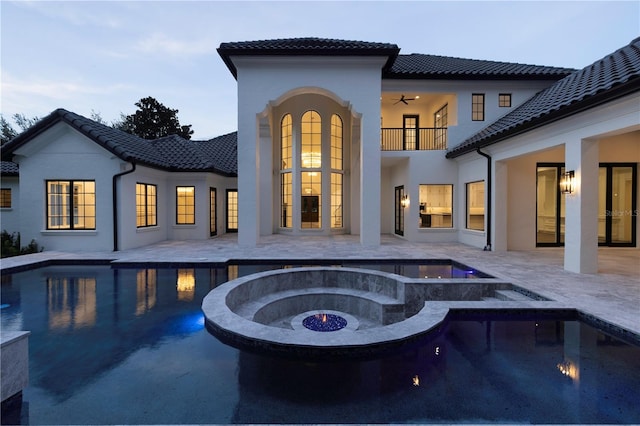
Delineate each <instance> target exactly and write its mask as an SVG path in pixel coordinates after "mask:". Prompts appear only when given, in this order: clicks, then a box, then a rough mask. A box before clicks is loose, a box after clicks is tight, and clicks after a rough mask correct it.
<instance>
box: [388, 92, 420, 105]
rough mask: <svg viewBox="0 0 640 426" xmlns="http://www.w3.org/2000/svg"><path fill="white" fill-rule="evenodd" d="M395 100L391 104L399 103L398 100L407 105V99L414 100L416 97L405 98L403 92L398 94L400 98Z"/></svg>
mask: <svg viewBox="0 0 640 426" xmlns="http://www.w3.org/2000/svg"><path fill="white" fill-rule="evenodd" d="M394 100H395V102H394V103H393V105H396V104H399V103H400V102H402V103H403V104H405V105H409V103H408V102H407V101H415V100H416V98H405V96H404V94H403V95H400V99H394Z"/></svg>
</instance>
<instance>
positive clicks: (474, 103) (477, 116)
mask: <svg viewBox="0 0 640 426" xmlns="http://www.w3.org/2000/svg"><path fill="white" fill-rule="evenodd" d="M484 104H485V95H484V93H472V94H471V121H484V115H485V107H484Z"/></svg>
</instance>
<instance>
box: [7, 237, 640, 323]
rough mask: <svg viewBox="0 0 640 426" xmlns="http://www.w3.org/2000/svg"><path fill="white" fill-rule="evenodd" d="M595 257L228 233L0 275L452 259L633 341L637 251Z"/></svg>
mask: <svg viewBox="0 0 640 426" xmlns="http://www.w3.org/2000/svg"><path fill="white" fill-rule="evenodd" d="M598 256H599V261H598V274H576V273H572V272H567V271H565V270H564V269H563V249H562V248H539V249H536V250H532V251H508V252H487V251H483V250H481V249H478V248H475V247H469V246H466V245H463V244H444V243H411V242H407V241H405V240H403V239H401V238H397V237H395V236H392V235H383V236H382V238H381V244H380V246H378V247H363V246H361V245H360V243H359V237H358V236H351V235H339V236H333V237H304V238H300V237H291V236H286V235H271V236H267V237H262V238H261V239H260V242H259V243H258V245H257V246H256V247H250V248H246V247H240V246H239V245H238V242H237V236H236V235H234V234H227V235H223V236H221V237H218V238H213V239H210V240H205V241H165V242H162V243H159V244H154V245H151V246H146V247H141V248H137V249H131V250H123V251H118V252H82V253H72V252H58V251H56V252H54V251H45V252H42V253H36V254H31V255H25V256H19V257H14V258H7V259H2V261H1V263H0V268H1V269H2V270H5V271H6V270H10V269H11V268H14V267H24V266H29V265H35V264H38V263H41V262H47V261H50V260H65V261H74V260H75V261H91V260H112V261H114V262H127V263H146V262H151V263H174V264H177V263H182V262H184V263H191V264H193V263H195V264H198V263H202V264H207V263H212V262H226V261H227V260H230V259H250V260H256V259H284V260H298V259H300V260H304V259H453V260H456V261H458V262H461V263H464V264H466V265H468V266H471V267H474V268H477V269H479V270H481V271H483V272H487V273H489V274H491V275H493V276H495V277H497V278H500V279H504V280H507V281H509V282H511V283H513V284H515V285H518V286H520V287H524V288H526V289H528V290H531V291H533V292H535V293H538V294H540V295H542V296H545V297H547V298H549V299H551V300H555V301H557V302H560V303H562V304H564V305H566V306H567V307H572V308H576V309H578V310H580V311H582V312H584V313H586V314H589V315H593V316H596V317H598V318H601V319H603V320H605V321H607V322H609V323H611V324H614V325H617V326H619V327H622V328H625V329H627V330H629V331H632V332H634V333H636V334H638V335H640V250H638V249H636V248H600V249H599V253H598Z"/></svg>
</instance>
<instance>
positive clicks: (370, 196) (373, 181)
mask: <svg viewBox="0 0 640 426" xmlns="http://www.w3.org/2000/svg"><path fill="white" fill-rule="evenodd" d="M379 115H380V113H379V108H378V111H377V112H376V111H375V110H374V112H372V113H370V114H368V115H365V114H363V118H362V122H361V129H362V133H361V134H362V138H361V142H360V244H362V245H363V246H379V245H380V179H381V175H382V171H381V169H380V158H381V154H380V125H379V123H378V122H376V121H375V120H368V122H366V121H367V120H365V118H366V117H377V116H379Z"/></svg>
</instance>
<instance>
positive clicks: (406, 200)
mask: <svg viewBox="0 0 640 426" xmlns="http://www.w3.org/2000/svg"><path fill="white" fill-rule="evenodd" d="M400 205H401V206H402V207H404V208H407V207H409V196H408V195H406V194H405V195H403V196H402V199H401V200H400Z"/></svg>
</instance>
